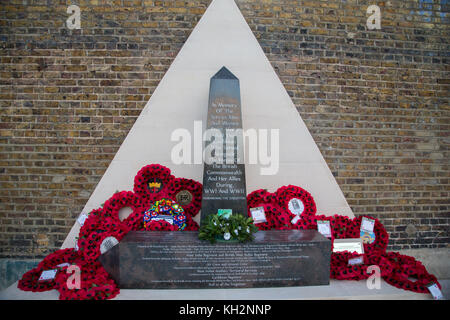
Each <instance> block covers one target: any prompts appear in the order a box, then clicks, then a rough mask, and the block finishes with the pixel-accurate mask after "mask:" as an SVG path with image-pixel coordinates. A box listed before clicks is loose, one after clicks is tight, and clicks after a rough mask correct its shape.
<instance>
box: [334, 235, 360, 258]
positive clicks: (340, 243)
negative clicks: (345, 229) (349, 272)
mask: <svg viewBox="0 0 450 320" xmlns="http://www.w3.org/2000/svg"><path fill="white" fill-rule="evenodd" d="M342 251H348V252H356V253H359V254H363V253H364V246H363V242H362V240H361V238H350V239H334V241H333V252H342Z"/></svg>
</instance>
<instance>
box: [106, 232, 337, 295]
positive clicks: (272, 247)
mask: <svg viewBox="0 0 450 320" xmlns="http://www.w3.org/2000/svg"><path fill="white" fill-rule="evenodd" d="M197 237H198V233H197V232H194V231H185V232H145V231H132V232H130V233H129V234H127V236H126V237H125V238H124V239H123V240H122V241H121V242H120V244H119V245H117V246H115V247H114V248H113V249H111V250H110V251H108V252H107V253H106V254H105V255H103V256H102V257H101V261H102V263H103V265H104V267H105V268H106V270H107V271H108V272H109V273H110V274H111V276H112V277H113V278H114V279H115V280H116V281H117V282H118V283H119V285H120V287H121V288H147V289H164V288H179V289H182V288H248V287H276V286H310V285H327V284H328V283H329V272H330V246H331V243H330V241H329V240H328V239H326V238H325V237H323V236H322V235H321V234H320V233H318V232H317V231H315V230H273V231H260V232H258V233H256V234H255V240H254V241H253V242H250V243H233V244H229V243H226V244H225V243H223V244H215V245H211V244H209V243H206V242H204V241H201V240H199V239H198V238H197ZM118 265H119V266H120V267H119V268H117V266H118Z"/></svg>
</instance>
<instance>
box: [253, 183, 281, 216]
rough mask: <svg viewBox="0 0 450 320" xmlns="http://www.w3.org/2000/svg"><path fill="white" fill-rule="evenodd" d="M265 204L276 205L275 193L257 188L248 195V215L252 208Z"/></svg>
mask: <svg viewBox="0 0 450 320" xmlns="http://www.w3.org/2000/svg"><path fill="white" fill-rule="evenodd" d="M263 204H272V205H276V200H275V195H274V194H273V193H270V192H268V191H267V190H266V189H259V190H255V191H253V192H251V193H249V194H248V195H247V206H248V215H249V216H250V208H255V207H260V206H262V205H263Z"/></svg>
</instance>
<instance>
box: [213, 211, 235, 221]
mask: <svg viewBox="0 0 450 320" xmlns="http://www.w3.org/2000/svg"><path fill="white" fill-rule="evenodd" d="M217 214H218V215H219V217H224V218H225V219H229V218H230V216H231V215H232V214H233V209H218V210H217Z"/></svg>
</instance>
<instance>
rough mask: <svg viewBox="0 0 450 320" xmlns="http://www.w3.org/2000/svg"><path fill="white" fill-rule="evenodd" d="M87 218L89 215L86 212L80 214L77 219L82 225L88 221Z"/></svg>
mask: <svg viewBox="0 0 450 320" xmlns="http://www.w3.org/2000/svg"><path fill="white" fill-rule="evenodd" d="M87 218H88V215H87V214H86V213H82V214H80V216H79V217H78V219H77V221H78V223H79V224H80V226H83V225H84V222H85V221H86V219H87Z"/></svg>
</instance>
